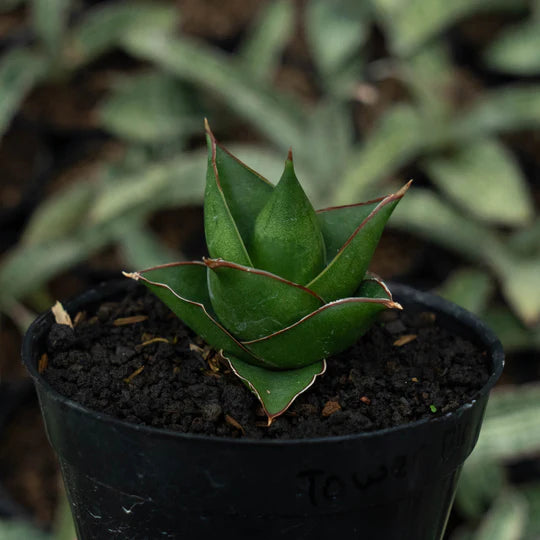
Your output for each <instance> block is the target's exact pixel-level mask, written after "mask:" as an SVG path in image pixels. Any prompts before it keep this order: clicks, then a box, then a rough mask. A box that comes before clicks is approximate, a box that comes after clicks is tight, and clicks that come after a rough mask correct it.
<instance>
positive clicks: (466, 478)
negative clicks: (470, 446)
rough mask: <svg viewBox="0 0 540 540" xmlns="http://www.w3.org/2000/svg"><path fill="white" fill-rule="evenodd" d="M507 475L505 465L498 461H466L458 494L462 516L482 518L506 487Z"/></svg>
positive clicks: (457, 503)
mask: <svg viewBox="0 0 540 540" xmlns="http://www.w3.org/2000/svg"><path fill="white" fill-rule="evenodd" d="M505 473H506V471H505V469H504V466H503V464H502V463H500V462H498V461H496V460H491V459H486V460H476V461H469V460H467V461H465V464H464V466H463V470H462V471H461V475H460V477H459V483H458V489H457V492H456V506H457V508H458V509H459V512H460V514H463V515H465V516H466V517H467V518H469V519H475V520H476V519H478V518H480V517H481V516H482V515H483V514H484V513H485V509H486V507H487V506H489V505H490V504H492V503H493V500H494V499H495V498H496V497H497V496H498V495H499V494H500V493H501V491H502V490H503V488H504V487H505V483H506V474H505Z"/></svg>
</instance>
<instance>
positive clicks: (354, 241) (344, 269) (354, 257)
mask: <svg viewBox="0 0 540 540" xmlns="http://www.w3.org/2000/svg"><path fill="white" fill-rule="evenodd" d="M409 185H410V182H409V183H408V184H406V185H405V186H403V187H402V188H401V189H400V190H399V191H398V192H396V193H394V194H392V195H388V196H387V197H385V198H384V199H383V200H382V201H381V202H380V203H379V204H378V205H377V206H376V207H375V209H374V210H373V211H372V212H371V213H370V214H369V215H368V217H366V218H364V220H363V221H361V222H360V224H359V225H358V226H357V227H356V229H355V230H354V231H353V233H352V234H351V236H350V237H349V238H348V239H347V241H346V242H345V243H344V244H343V245H342V247H341V248H340V250H339V251H338V253H337V254H336V255H335V257H334V258H333V259H332V260H331V261H330V263H329V264H328V266H327V267H326V268H325V269H324V270H323V271H322V272H321V273H320V274H319V275H318V276H317V277H316V278H315V279H314V280H313V281H311V282H310V283H308V285H307V287H308V288H309V289H311V290H312V291H314V292H316V293H317V294H318V295H319V296H321V297H322V298H324V299H325V300H326V301H327V302H331V301H333V300H337V299H338V298H344V297H345V296H349V295H351V294H353V293H354V291H355V290H356V289H357V288H358V286H359V284H360V282H361V281H362V279H363V278H364V275H365V273H366V270H367V269H368V266H369V263H370V261H371V258H372V257H373V253H374V252H375V248H376V247H377V244H378V242H379V239H380V237H381V235H382V232H383V229H384V226H385V225H386V222H387V221H388V219H389V218H390V215H391V214H392V212H393V211H394V208H395V207H396V206H397V204H398V203H399V201H400V200H401V198H402V197H403V195H404V194H405V193H406V191H407V189H408V188H409ZM357 208H359V209H360V210H359V213H360V214H361V213H362V211H363V210H364V209H363V208H362V207H357Z"/></svg>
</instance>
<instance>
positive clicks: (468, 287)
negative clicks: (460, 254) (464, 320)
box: [437, 268, 495, 315]
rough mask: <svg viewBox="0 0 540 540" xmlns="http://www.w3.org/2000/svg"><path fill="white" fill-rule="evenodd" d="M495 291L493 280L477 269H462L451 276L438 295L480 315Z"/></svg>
mask: <svg viewBox="0 0 540 540" xmlns="http://www.w3.org/2000/svg"><path fill="white" fill-rule="evenodd" d="M494 290H495V283H494V281H493V278H492V277H491V276H490V275H489V274H488V273H487V272H484V271H482V270H479V269H477V268H460V269H458V270H455V271H454V272H452V274H450V276H449V277H448V278H447V280H446V281H445V282H444V283H443V284H442V285H441V287H440V288H439V289H438V291H437V294H438V295H439V296H442V297H443V298H446V299H447V300H450V301H451V302H454V303H455V304H457V305H458V306H461V307H463V308H465V309H467V310H468V311H471V312H473V313H476V314H477V315H480V314H481V313H483V311H484V309H485V308H486V306H487V303H488V301H489V297H490V296H491V294H492V293H493V291H494Z"/></svg>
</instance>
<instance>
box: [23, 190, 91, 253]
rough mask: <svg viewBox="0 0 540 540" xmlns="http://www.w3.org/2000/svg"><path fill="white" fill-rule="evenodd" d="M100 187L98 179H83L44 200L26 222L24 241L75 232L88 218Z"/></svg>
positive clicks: (67, 234) (26, 242)
mask: <svg viewBox="0 0 540 540" xmlns="http://www.w3.org/2000/svg"><path fill="white" fill-rule="evenodd" d="M97 191H98V190H97V186H96V184H95V183H94V182H84V181H79V182H76V183H74V184H73V185H70V186H69V187H68V188H66V189H64V190H62V191H59V192H57V193H55V194H54V195H52V196H51V197H49V198H48V199H46V200H45V201H43V202H42V203H41V204H40V206H38V208H37V209H36V210H35V212H34V213H33V214H32V217H31V219H30V222H29V223H28V225H27V226H26V229H25V231H24V234H23V237H22V241H23V243H25V244H27V245H30V244H39V243H44V242H48V241H50V240H54V239H55V238H62V237H64V236H71V235H72V234H73V231H74V230H75V229H77V228H79V227H80V226H81V225H82V224H83V223H84V222H85V220H86V219H87V217H88V212H89V209H90V208H91V206H92V203H93V201H94V200H95V199H96V195H97Z"/></svg>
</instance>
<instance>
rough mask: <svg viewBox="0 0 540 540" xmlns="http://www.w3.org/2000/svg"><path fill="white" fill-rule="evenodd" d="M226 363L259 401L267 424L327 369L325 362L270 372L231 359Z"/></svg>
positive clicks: (236, 359) (231, 357)
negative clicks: (266, 417) (267, 421)
mask: <svg viewBox="0 0 540 540" xmlns="http://www.w3.org/2000/svg"><path fill="white" fill-rule="evenodd" d="M228 360H229V362H230V364H231V367H232V369H233V371H234V372H235V373H236V375H238V376H239V377H240V378H241V379H242V380H243V381H244V382H245V383H246V384H247V386H248V387H249V388H250V389H251V391H252V392H253V393H254V394H255V395H256V396H257V398H258V399H259V401H260V402H261V404H262V406H263V409H264V411H265V413H266V415H267V416H268V419H269V423H271V421H272V420H273V419H274V418H276V417H277V416H279V415H281V414H283V413H284V412H285V411H286V410H287V409H288V408H289V406H290V405H291V403H292V402H293V401H294V400H295V399H296V398H297V397H298V396H299V395H300V394H301V393H302V392H305V391H306V390H307V389H308V388H309V387H310V386H311V385H312V384H313V383H314V382H315V379H316V377H317V376H318V375H322V374H323V373H324V372H325V370H326V362H325V361H324V360H322V361H319V362H315V363H313V364H310V365H308V366H305V367H301V368H299V369H291V370H289V371H272V370H269V369H264V368H261V367H257V366H252V365H250V364H248V363H246V362H243V361H242V360H239V359H238V358H234V357H233V356H230V357H229V358H228Z"/></svg>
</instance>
